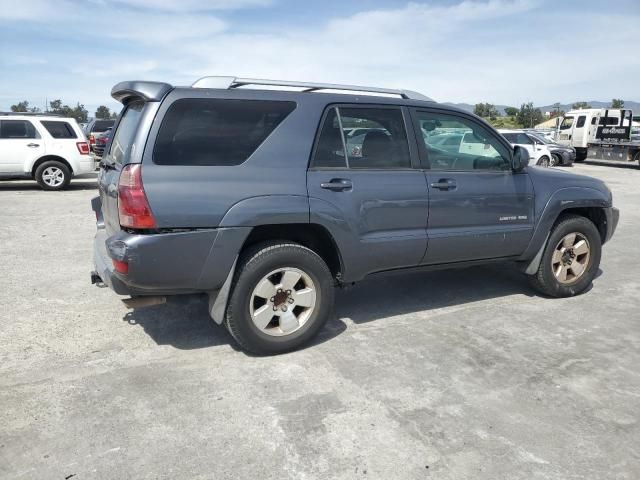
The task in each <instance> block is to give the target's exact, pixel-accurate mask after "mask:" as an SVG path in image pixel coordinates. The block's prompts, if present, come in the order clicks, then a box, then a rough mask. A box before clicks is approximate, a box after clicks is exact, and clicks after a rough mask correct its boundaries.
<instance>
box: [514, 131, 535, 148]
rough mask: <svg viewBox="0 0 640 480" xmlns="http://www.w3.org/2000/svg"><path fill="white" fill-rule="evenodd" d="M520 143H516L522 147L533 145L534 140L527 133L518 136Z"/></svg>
mask: <svg viewBox="0 0 640 480" xmlns="http://www.w3.org/2000/svg"><path fill="white" fill-rule="evenodd" d="M517 139H518V141H517V142H516V143H518V144H520V145H533V140H531V138H530V137H529V135H527V134H526V133H518V134H517Z"/></svg>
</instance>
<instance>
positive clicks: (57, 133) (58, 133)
mask: <svg viewBox="0 0 640 480" xmlns="http://www.w3.org/2000/svg"><path fill="white" fill-rule="evenodd" d="M40 123H42V126H43V127H44V128H46V129H47V132H49V134H50V135H51V136H52V137H53V138H77V136H76V133H75V132H74V131H73V127H71V125H69V124H68V123H67V122H53V121H41V122H40Z"/></svg>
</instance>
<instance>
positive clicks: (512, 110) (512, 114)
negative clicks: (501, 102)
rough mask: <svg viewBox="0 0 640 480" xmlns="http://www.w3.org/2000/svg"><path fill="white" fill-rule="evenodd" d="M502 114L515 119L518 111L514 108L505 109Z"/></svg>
mask: <svg viewBox="0 0 640 480" xmlns="http://www.w3.org/2000/svg"><path fill="white" fill-rule="evenodd" d="M504 113H506V114H507V115H508V116H509V117H515V116H516V115H517V114H518V109H517V108H516V107H505V108H504Z"/></svg>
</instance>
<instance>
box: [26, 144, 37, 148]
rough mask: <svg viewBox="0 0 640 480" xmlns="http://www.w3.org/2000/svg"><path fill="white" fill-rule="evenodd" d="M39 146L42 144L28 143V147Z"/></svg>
mask: <svg viewBox="0 0 640 480" xmlns="http://www.w3.org/2000/svg"><path fill="white" fill-rule="evenodd" d="M39 146H40V144H39V143H27V147H31V148H35V147H39Z"/></svg>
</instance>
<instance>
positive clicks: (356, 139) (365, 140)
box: [312, 107, 411, 169]
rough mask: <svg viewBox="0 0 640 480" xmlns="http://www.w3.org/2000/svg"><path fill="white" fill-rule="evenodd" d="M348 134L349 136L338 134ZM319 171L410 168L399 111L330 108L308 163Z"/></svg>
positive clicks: (405, 137) (370, 108) (405, 132)
mask: <svg viewBox="0 0 640 480" xmlns="http://www.w3.org/2000/svg"><path fill="white" fill-rule="evenodd" d="M344 131H349V132H350V134H349V135H343V134H342V132H344ZM312 166H313V167H319V168H345V167H346V168H352V169H360V168H364V169H402V168H411V157H410V155H409V144H408V141H407V131H406V129H405V125H404V118H403V115H402V110H401V109H400V108H395V107H394V108H376V107H331V109H330V110H329V111H328V112H327V115H326V116H325V120H324V123H323V124H322V128H321V129H320V135H319V137H318V144H317V146H316V151H315V155H314V159H313V163H312Z"/></svg>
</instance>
